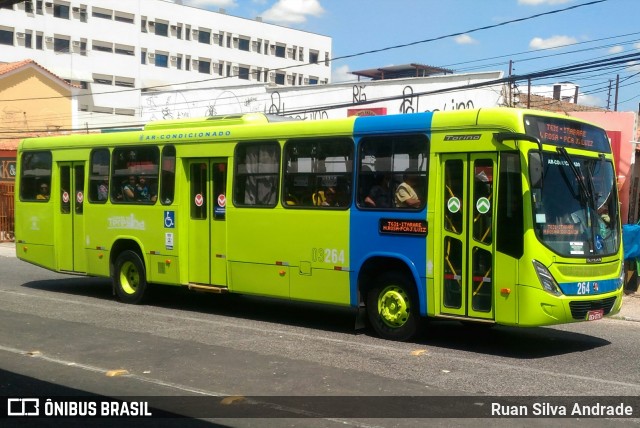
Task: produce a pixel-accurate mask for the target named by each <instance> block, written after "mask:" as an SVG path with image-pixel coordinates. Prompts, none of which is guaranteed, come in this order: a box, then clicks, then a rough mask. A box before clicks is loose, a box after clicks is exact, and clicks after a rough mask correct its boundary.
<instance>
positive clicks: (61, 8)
mask: <svg viewBox="0 0 640 428" xmlns="http://www.w3.org/2000/svg"><path fill="white" fill-rule="evenodd" d="M53 16H55V17H56V18H63V19H69V6H68V5H64V4H54V5H53Z"/></svg>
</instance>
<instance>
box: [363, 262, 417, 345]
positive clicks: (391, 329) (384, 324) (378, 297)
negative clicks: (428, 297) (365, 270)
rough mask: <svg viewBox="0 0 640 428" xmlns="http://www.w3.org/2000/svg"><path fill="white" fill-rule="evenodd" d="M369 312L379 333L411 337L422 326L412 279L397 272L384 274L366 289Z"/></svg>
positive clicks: (389, 337) (386, 337) (370, 319)
mask: <svg viewBox="0 0 640 428" xmlns="http://www.w3.org/2000/svg"><path fill="white" fill-rule="evenodd" d="M367 315H368V318H369V322H370V323H371V326H372V327H373V329H374V330H375V331H376V333H377V334H378V335H379V336H380V337H382V338H384V339H391V340H400V341H404V340H409V339H411V338H412V337H413V336H415V335H416V334H417V333H418V330H419V326H420V319H419V318H420V316H419V310H418V299H417V297H416V293H415V287H414V286H413V281H412V280H411V279H410V278H408V277H407V275H403V274H400V273H397V272H388V273H385V274H383V275H382V276H381V277H380V278H379V279H378V280H377V282H376V285H375V286H374V287H373V288H372V289H370V290H369V292H368V293H367Z"/></svg>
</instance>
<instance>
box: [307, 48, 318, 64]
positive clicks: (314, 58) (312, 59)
mask: <svg viewBox="0 0 640 428" xmlns="http://www.w3.org/2000/svg"><path fill="white" fill-rule="evenodd" d="M317 63H318V51H309V64H317Z"/></svg>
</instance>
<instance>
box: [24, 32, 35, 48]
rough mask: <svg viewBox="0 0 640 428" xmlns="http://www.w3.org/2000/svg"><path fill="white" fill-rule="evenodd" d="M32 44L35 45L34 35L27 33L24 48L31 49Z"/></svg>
mask: <svg viewBox="0 0 640 428" xmlns="http://www.w3.org/2000/svg"><path fill="white" fill-rule="evenodd" d="M32 43H33V34H31V33H26V34H25V35H24V47H25V48H29V49H31V48H33V45H32Z"/></svg>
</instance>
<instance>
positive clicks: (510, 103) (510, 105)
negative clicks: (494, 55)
mask: <svg viewBox="0 0 640 428" xmlns="http://www.w3.org/2000/svg"><path fill="white" fill-rule="evenodd" d="M512 70H513V60H509V104H508V105H509V107H513V99H512V98H511V97H512V96H513V94H512V93H511V85H512V84H513V82H512V81H511V71H512Z"/></svg>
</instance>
